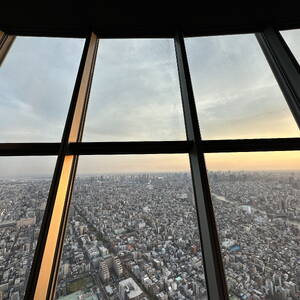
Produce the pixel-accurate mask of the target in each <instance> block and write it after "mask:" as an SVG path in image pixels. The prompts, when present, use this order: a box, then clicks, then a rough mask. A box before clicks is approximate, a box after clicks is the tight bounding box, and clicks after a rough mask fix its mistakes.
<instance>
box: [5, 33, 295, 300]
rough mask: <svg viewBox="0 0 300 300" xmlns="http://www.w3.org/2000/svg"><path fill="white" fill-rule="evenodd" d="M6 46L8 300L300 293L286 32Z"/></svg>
mask: <svg viewBox="0 0 300 300" xmlns="http://www.w3.org/2000/svg"><path fill="white" fill-rule="evenodd" d="M0 39H1V40H0V45H1V48H0V58H1V59H2V61H0V63H2V66H1V69H0V76H2V77H1V78H2V80H1V83H0V87H1V90H0V95H1V97H2V98H1V99H0V101H1V103H2V107H3V110H2V111H1V114H2V120H3V122H2V127H3V131H4V135H3V142H4V143H2V144H0V154H1V156H9V157H3V158H2V159H0V170H1V173H0V176H1V179H0V209H1V211H0V220H1V222H2V223H3V222H4V223H3V224H4V227H1V228H0V229H1V232H0V234H1V237H0V260H1V262H2V264H1V265H2V271H3V272H1V274H0V280H1V282H0V298H1V297H2V298H3V299H14V298H15V299H18V298H25V299H38V300H44V299H54V298H56V299H60V300H63V299H70V298H72V297H73V298H76V297H77V298H85V299H87V298H88V299H97V298H99V297H100V298H105V299H131V298H140V299H142V298H143V297H144V298H145V297H146V298H148V299H162V300H164V299H193V300H194V299H201V300H204V299H224V300H225V299H245V300H252V299H271V300H275V299H289V300H290V299H292V300H295V299H299V295H300V282H299V278H300V267H299V261H297V258H298V257H299V248H300V247H299V239H298V238H297V237H298V236H299V226H298V225H299V224H298V223H299V217H300V216H299V203H298V202H299V201H298V198H299V197H298V196H299V195H298V194H299V184H298V183H297V181H298V179H299V174H298V172H299V164H298V161H299V157H298V156H299V153H298V152H297V151H296V150H298V151H299V150H300V138H299V137H298V135H299V129H298V128H297V127H296V124H298V126H299V125H300V114H299V99H300V92H299V90H298V85H299V82H300V75H299V73H297V71H298V69H299V66H298V64H297V61H296V60H295V59H293V57H292V56H291V55H290V53H288V51H287V50H288V49H287V48H286V44H285V43H284V40H283V39H282V38H281V37H280V34H279V31H278V30H277V29H276V30H275V29H274V28H268V29H266V30H263V31H262V32H259V33H256V34H255V35H252V34H250V35H249V34H245V35H244V34H243V35H242V34H239V35H234V36H216V37H214V36H211V37H196V38H189V37H186V38H185V37H184V36H183V35H182V34H181V33H176V35H174V36H172V37H171V38H170V37H169V38H168V39H161V38H160V39H157V38H155V37H154V38H151V39H104V40H103V39H100V38H98V37H97V36H96V35H95V34H94V33H91V34H90V35H89V36H87V38H86V39H85V44H84V47H83V48H82V43H83V41H82V40H77V39H76V40H74V39H69V38H59V39H53V38H51V39H50V38H38V37H33V38H27V37H26V38H25V37H24V38H22V37H17V38H16V40H15V41H14V42H13V43H12V41H13V38H12V37H9V36H7V35H5V34H3V33H1V35H0ZM11 43H12V45H11ZM10 45H11V47H10ZM185 45H187V50H186V47H185ZM24 47H25V48H26V47H29V48H26V49H29V50H27V51H25V52H24V51H23V49H25V48H24ZM9 48H10V49H9ZM8 49H9V51H8V52H7V50H8ZM30 49H32V51H36V53H39V54H38V55H36V57H35V56H34V55H32V51H30ZM54 51H55V57H56V58H57V61H55V62H53V63H52V64H50V65H49V66H47V64H46V65H43V64H44V63H45V62H46V60H47V59H48V58H46V57H47V55H48V57H50V58H49V59H51V57H52V58H53V52H54ZM6 52H7V53H6ZM23 52H24V53H23ZM5 54H7V55H5ZM80 54H81V59H80V63H79V55H80ZM20 55H21V56H23V55H24V57H25V56H27V57H28V58H27V60H26V61H25V59H20ZM295 55H296V54H295ZM5 56H6V57H5ZM4 57H5V60H4V59H3V58H4ZM34 63H36V65H35V66H34V68H32V69H31V68H29V66H30V65H31V64H34ZM78 66H79V67H78ZM269 66H270V67H269ZM77 68H78V71H77V73H76V70H77ZM19 69H20V70H22V71H20V72H19V71H18V70H19ZM29 69H30V70H31V72H32V74H31V73H30V71H28V70H29ZM27 74H28V76H26V75H27ZM75 74H77V75H76V79H75ZM29 75H32V76H29ZM18 77H22V78H21V79H18ZM15 78H17V80H14V79H15ZM4 81H6V83H3V82H4ZM7 83H8V84H7ZM73 83H74V86H72V85H73ZM72 88H73V92H72ZM194 95H195V98H194ZM49 97H51V98H49ZM49 99H50V100H49ZM41 103H43V105H44V104H45V106H43V105H42V108H43V109H40V105H41ZM66 103H69V111H68V113H66V111H64V108H66ZM180 103H181V104H180ZM225 104H226V105H227V106H226V105H225ZM28 105H29V106H30V107H29V106H28ZM13 106H14V107H13ZM20 107H21V108H23V109H20ZM63 107H64V108H63ZM14 109H16V114H17V115H16V118H15V119H12V117H11V116H12V112H13V110H14ZM35 110H36V111H35ZM33 116H34V118H33ZM198 117H199V124H198ZM35 118H36V119H35ZM34 120H36V122H35V123H33V121H34ZM62 120H65V127H64V130H62V126H61V121H62ZM183 120H184V124H185V126H183ZM199 125H200V126H199ZM6 128H8V129H7V130H6ZM184 130H185V132H184ZM200 130H201V131H200ZM61 136H62V138H61V142H59V143H57V142H58V139H60V137H61ZM201 136H203V138H204V139H203V140H202V138H201ZM24 142H27V143H24ZM228 152H229V153H228ZM241 152H247V153H241ZM20 156H22V157H20ZM23 156H26V158H24V157H23ZM29 156H30V157H29ZM39 156H43V157H42V158H38V157H39ZM48 156H54V157H55V158H56V165H55V168H54V172H53V176H52V179H51V178H50V176H49V174H50V171H49V170H50V169H51V167H52V168H53V162H52V163H51V160H50V159H48ZM188 160H189V162H188ZM28 162H29V163H28ZM206 165H207V169H208V172H207V170H206ZM77 169H78V171H77ZM276 169H277V170H276ZM278 169H280V170H279V171H278ZM76 172H77V173H76ZM37 177H38V178H37ZM73 190H74V191H73ZM72 192H73V197H72ZM47 195H48V200H46V197H47ZM44 207H45V209H44V210H43V209H41V208H44ZM9 222H12V223H14V224H18V226H15V227H13V226H10V225H9V226H8V225H7V223H9ZM14 224H13V225H14ZM29 240H30V242H28V241H29ZM272 251H273V252H272ZM20 253H22V255H21V254H20Z"/></svg>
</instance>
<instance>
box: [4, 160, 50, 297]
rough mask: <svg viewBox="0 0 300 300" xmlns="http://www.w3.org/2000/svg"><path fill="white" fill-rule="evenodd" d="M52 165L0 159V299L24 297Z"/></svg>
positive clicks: (47, 162) (41, 162) (33, 161)
mask: <svg viewBox="0 0 300 300" xmlns="http://www.w3.org/2000/svg"><path fill="white" fill-rule="evenodd" d="M54 163H55V161H54V158H49V157H47V158H45V157H30V158H29V157H28V158H27V157H26V158H24V157H9V158H4V157H2V158H1V159H0V170H1V171H0V299H23V297H24V293H25V289H26V284H27V280H28V276H29V272H30V267H31V263H32V259H33V255H34V251H35V247H36V243H37V239H38V235H39V230H40V225H41V222H42V218H43V215H44V211H45V206H46V200H47V197H48V191H49V187H50V183H51V176H52V171H53V167H54ZM4 166H5V168H4ZM8 166H9V168H8ZM3 170H5V171H3Z"/></svg>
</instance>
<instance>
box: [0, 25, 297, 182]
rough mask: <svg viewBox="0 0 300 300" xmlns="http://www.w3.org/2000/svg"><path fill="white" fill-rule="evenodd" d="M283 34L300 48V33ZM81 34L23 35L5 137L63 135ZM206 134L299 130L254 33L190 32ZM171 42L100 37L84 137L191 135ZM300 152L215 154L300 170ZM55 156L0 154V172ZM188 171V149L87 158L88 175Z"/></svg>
mask: <svg viewBox="0 0 300 300" xmlns="http://www.w3.org/2000/svg"><path fill="white" fill-rule="evenodd" d="M283 34H284V37H285V39H286V41H287V43H288V44H289V46H290V47H291V49H292V51H293V52H294V53H295V56H296V58H298V59H299V57H298V56H299V55H300V32H299V31H289V32H285V33H283ZM83 45H84V40H82V39H69V38H68V39H62V38H32V37H18V38H17V39H16V40H15V42H14V44H13V45H12V47H11V49H10V52H9V53H8V55H7V57H6V59H5V61H4V62H3V64H2V66H1V67H0V104H1V110H0V128H1V129H2V130H1V133H2V134H1V137H0V143H4V142H59V141H60V139H61V136H62V130H63V126H64V122H65V118H66V115H67V111H68V105H69V102H70V99H71V95H72V90H73V86H74V82H75V77H76V72H77V69H78V66H79V61H80V57H81V53H82V49H83ZM186 48H187V55H188V60H189V64H190V71H191V77H192V83H193V88H194V95H195V101H196V105H197V111H198V119H199V124H200V130H201V134H202V138H203V139H228V138H230V139H231V138H263V137H264V138H272V137H299V129H298V128H297V126H296V123H295V121H294V119H293V117H292V115H291V113H290V111H289V108H288V106H287V104H286V102H285V100H284V97H283V96H282V93H281V91H280V89H279V87H278V85H277V83H276V80H275V79H274V76H273V74H272V72H271V70H270V68H269V66H268V64H267V62H266V60H265V58H264V55H263V53H262V51H261V49H260V47H259V45H258V43H257V41H256V39H255V36H254V35H251V34H247V35H231V36H216V37H199V38H189V39H186ZM185 139H186V135H185V129H184V119H183V113H182V106H181V98H180V88H179V82H178V74H177V67H176V58H175V50H174V45H173V41H172V40H171V39H140V40H137V39H130V40H129V39H119V40H100V43H99V50H98V54H97V61H96V66H95V72H94V78H93V83H92V88H91V93H90V100H89V107H88V111H87V118H86V124H85V129H84V134H83V141H126V140H128V141H155V140H156V141H159V140H185ZM299 158H300V155H299V152H297V151H294V152H282V153H276V152H274V153H242V154H209V155H206V162H207V167H208V169H211V170H226V169H232V170H260V169H268V170H272V169H275V170H276V169H279V170H284V169H293V170H296V169H300V160H299ZM54 164H55V158H54V157H18V158H11V157H9V158H5V157H1V158H0V176H1V177H3V176H14V175H20V176H22V175H25V174H32V175H34V174H37V175H39V174H46V173H49V174H51V172H53V168H54ZM143 171H149V172H153V171H158V172H161V171H162V172H166V171H189V163H188V157H187V155H156V156H154V155H144V156H142V155H141V156H122V157H121V156H111V157H109V156H105V157H103V156H98V157H97V156H93V157H82V158H81V159H80V162H79V170H78V172H79V173H82V174H89V173H99V172H100V173H113V172H117V173H119V172H143Z"/></svg>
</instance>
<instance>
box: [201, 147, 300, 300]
mask: <svg viewBox="0 0 300 300" xmlns="http://www.w3.org/2000/svg"><path fill="white" fill-rule="evenodd" d="M205 157H206V162H207V167H208V170H209V184H210V190H211V193H212V201H213V205H214V210H215V216H216V222H217V227H218V231H219V240H220V245H221V248H222V255H223V262H224V265H225V273H226V277H227V285H228V289H229V293H230V296H231V297H232V299H245V300H250V299H251V300H252V299H270V300H275V299H291V300H292V299H300V281H299V280H300V264H299V263H300V261H299V257H300V209H299V208H300V200H299V199H300V197H299V196H300V184H299V182H300V152H299V151H295V152H262V153H259V152H258V153H230V154H207V155H206V156H205Z"/></svg>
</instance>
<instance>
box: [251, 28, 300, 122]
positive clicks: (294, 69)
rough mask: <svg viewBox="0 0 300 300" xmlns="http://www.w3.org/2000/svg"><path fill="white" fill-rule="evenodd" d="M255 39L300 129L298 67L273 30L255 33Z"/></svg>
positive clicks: (299, 75) (299, 77) (286, 47)
mask: <svg viewBox="0 0 300 300" xmlns="http://www.w3.org/2000/svg"><path fill="white" fill-rule="evenodd" d="M256 38H257V40H258V42H259V44H260V46H261V48H262V50H263V52H264V54H265V56H266V59H267V61H268V62H269V64H270V67H271V69H272V71H273V73H274V76H275V78H276V79H277V82H278V84H279V86H280V88H281V90H282V93H283V95H284V96H285V99H286V101H287V104H288V106H289V107H290V110H291V112H292V114H293V116H294V119H295V121H296V123H297V124H298V127H299V128H300V73H299V65H298V63H297V61H296V59H295V58H294V57H293V55H292V53H291V51H289V48H288V46H287V45H286V43H285V41H284V39H283V38H282V36H281V35H280V33H279V32H278V31H276V30H275V29H274V28H271V27H268V28H266V29H265V30H263V31H262V32H260V33H257V34H256Z"/></svg>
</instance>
